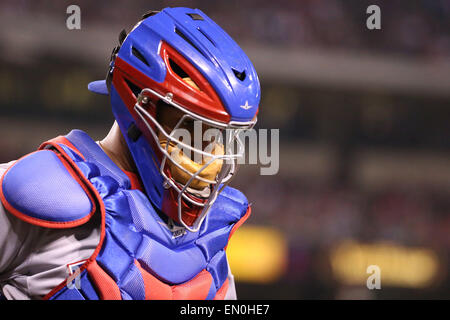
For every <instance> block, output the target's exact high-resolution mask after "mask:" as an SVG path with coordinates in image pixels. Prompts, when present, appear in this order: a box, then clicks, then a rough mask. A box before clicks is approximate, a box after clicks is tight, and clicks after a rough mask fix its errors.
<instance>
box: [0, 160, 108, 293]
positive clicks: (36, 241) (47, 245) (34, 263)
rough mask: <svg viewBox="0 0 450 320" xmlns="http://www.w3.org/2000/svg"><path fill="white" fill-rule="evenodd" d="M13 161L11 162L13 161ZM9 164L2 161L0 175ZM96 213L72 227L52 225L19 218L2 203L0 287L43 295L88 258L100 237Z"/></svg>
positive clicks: (0, 210) (13, 291)
mask: <svg viewBox="0 0 450 320" xmlns="http://www.w3.org/2000/svg"><path fill="white" fill-rule="evenodd" d="M11 164H12V163H11ZM7 167H8V165H0V176H1V175H3V173H4V171H5V170H6V168H7ZM99 226H100V222H99V219H97V218H96V217H94V218H93V219H91V220H90V221H89V222H87V223H86V224H84V225H82V226H79V227H76V228H71V229H49V228H43V227H39V226H35V225H32V224H29V223H27V222H24V221H22V220H20V219H19V218H17V217H15V216H14V215H12V214H11V213H9V212H7V211H6V210H5V208H4V207H3V205H1V204H0V291H1V293H2V295H3V296H4V297H6V298H7V299H14V300H15V299H19V300H27V299H41V298H42V297H43V296H44V295H46V294H47V293H49V292H50V291H51V290H52V289H53V288H54V287H56V286H57V285H59V284H60V283H61V282H62V281H64V280H65V279H66V278H67V276H68V275H69V271H70V269H69V266H70V265H72V264H74V263H76V262H79V261H82V260H84V259H88V258H89V257H90V256H91V255H92V253H93V251H94V250H95V248H96V246H97V244H98V242H99V239H100V228H99Z"/></svg>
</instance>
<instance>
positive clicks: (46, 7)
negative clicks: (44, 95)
mask: <svg viewBox="0 0 450 320" xmlns="http://www.w3.org/2000/svg"><path fill="white" fill-rule="evenodd" d="M70 4H77V5H79V6H80V8H81V12H82V23H98V22H99V21H101V22H102V23H103V24H105V23H108V24H109V25H110V26H111V27H112V28H115V27H116V26H123V24H124V22H126V23H130V24H131V23H134V22H136V21H137V19H138V18H139V17H140V15H141V14H143V13H144V12H146V11H148V10H159V9H161V8H163V7H166V6H188V7H193V8H200V9H201V10H202V11H204V12H205V13H207V14H208V15H209V16H211V17H212V18H213V19H215V20H216V21H217V22H218V23H219V24H220V25H221V26H223V27H224V28H225V30H226V31H227V32H229V33H230V34H231V35H232V36H233V37H235V38H237V39H239V40H240V41H251V42H258V43H265V44H271V45H273V46H282V47H284V48H286V49H289V48H290V47H297V46H299V47H306V48H310V47H321V48H335V49H360V50H371V51H374V52H378V53H380V52H382V53H387V52H390V53H393V54H396V53H400V54H409V55H418V56H423V57H428V56H430V57H432V58H434V59H436V58H441V57H446V58H448V57H449V56H450V2H449V1H447V0H433V1H427V0H414V1H401V0H377V1H368V0H345V1H344V0H280V1H276V2H274V1H268V0H245V1H242V0H227V1H224V0H218V1H208V0H193V1H178V0H175V1H168V0H158V1H152V2H148V1H146V0H135V1H128V2H127V3H126V5H124V1H120V0H112V1H108V2H107V3H105V2H101V1H88V0H78V1H75V2H73V1H67V0H65V1H56V2H55V1H52V0H39V1H26V0H21V1H17V0H3V1H1V2H0V10H1V11H2V12H10V13H11V14H15V13H21V12H28V13H30V14H33V15H35V16H36V17H39V16H41V15H50V16H54V17H55V18H56V19H58V20H62V19H64V18H65V17H66V14H65V11H66V8H67V6H68V5H70ZM371 4H377V5H378V6H380V8H381V19H382V20H381V26H382V30H384V31H387V32H369V31H368V29H367V28H366V19H367V17H368V16H369V15H368V14H367V13H366V9H367V7H368V6H369V5H371ZM131 26H132V25H130V27H131ZM117 28H119V27H117Z"/></svg>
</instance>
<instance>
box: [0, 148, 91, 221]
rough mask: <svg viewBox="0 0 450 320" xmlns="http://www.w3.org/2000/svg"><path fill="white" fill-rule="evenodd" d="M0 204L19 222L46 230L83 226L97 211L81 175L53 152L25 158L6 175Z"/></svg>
mask: <svg viewBox="0 0 450 320" xmlns="http://www.w3.org/2000/svg"><path fill="white" fill-rule="evenodd" d="M0 200H1V202H2V204H3V206H4V207H5V209H6V210H7V211H9V212H10V213H11V214H13V215H15V216H16V217H18V218H19V219H21V220H23V221H26V222H28V223H31V224H34V225H38V226H42V227H47V228H72V227H76V226H79V225H82V224H84V223H85V222H87V221H88V220H89V219H90V218H91V216H92V215H93V214H94V212H95V210H96V205H95V202H94V197H93V196H92V194H91V192H90V189H89V188H88V186H87V183H86V182H85V181H84V180H83V178H82V175H81V174H79V173H78V172H77V171H76V169H75V168H74V166H73V164H71V163H70V161H69V160H67V158H66V157H63V156H62V155H61V154H59V153H57V152H56V151H53V150H50V149H46V150H39V151H36V152H33V153H30V154H28V155H26V156H24V157H22V158H21V159H19V160H17V161H16V162H15V163H14V164H12V165H11V166H10V167H9V168H8V169H7V170H6V171H5V172H4V173H3V175H2V176H1V180H0Z"/></svg>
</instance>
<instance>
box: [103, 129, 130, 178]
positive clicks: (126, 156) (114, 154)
mask: <svg viewBox="0 0 450 320" xmlns="http://www.w3.org/2000/svg"><path fill="white" fill-rule="evenodd" d="M99 146H100V148H102V150H103V151H104V152H105V153H106V155H107V156H108V157H109V158H111V160H112V161H113V162H114V163H115V164H116V165H117V166H118V167H119V168H120V169H122V170H124V171H129V172H133V173H137V168H136V165H135V164H134V161H133V157H132V156H131V153H130V151H129V149H128V146H127V143H126V141H125V139H124V137H123V135H122V132H121V131H120V128H119V125H118V124H117V122H114V124H113V126H112V128H111V130H110V131H109V133H108V135H107V136H106V137H105V138H104V139H103V140H102V141H99Z"/></svg>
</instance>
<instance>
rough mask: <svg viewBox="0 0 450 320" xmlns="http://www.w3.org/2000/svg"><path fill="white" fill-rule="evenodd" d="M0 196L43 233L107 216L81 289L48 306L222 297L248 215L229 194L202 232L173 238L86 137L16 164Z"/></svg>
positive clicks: (74, 135) (73, 135)
mask: <svg viewBox="0 0 450 320" xmlns="http://www.w3.org/2000/svg"><path fill="white" fill-rule="evenodd" d="M0 191H1V192H0V197H1V200H2V203H3V205H4V206H5V208H6V209H7V210H8V211H9V212H11V213H12V214H14V215H16V216H17V217H19V218H20V219H22V220H24V221H27V222H29V223H32V224H35V225H40V226H43V227H48V228H72V227H75V226H79V225H82V224H84V223H86V222H87V221H88V220H89V219H91V217H93V216H95V215H100V216H101V219H100V220H101V223H100V224H101V225H100V228H101V239H100V243H99V244H98V246H97V248H96V250H95V252H94V253H93V254H92V256H91V257H90V258H89V259H88V260H87V262H86V263H85V264H84V265H83V266H82V267H81V268H80V286H79V287H78V286H67V285H66V281H65V282H64V283H61V285H59V286H58V287H56V288H55V289H53V290H52V291H51V292H50V293H49V294H48V295H47V296H46V298H49V299H172V298H175V299H177V298H180V299H191V298H195V299H198V298H205V299H213V298H217V297H223V294H222V295H219V293H220V292H221V290H222V291H223V288H224V285H225V284H226V279H227V275H228V263H227V259H226V253H225V248H226V246H227V243H228V239H229V237H230V234H231V233H232V232H234V230H235V228H236V227H237V226H238V225H240V224H241V223H242V222H243V221H244V220H245V219H246V218H247V217H248V215H249V213H250V210H249V206H248V202H247V199H246V198H245V196H244V195H243V194H242V193H240V192H239V191H238V190H235V189H233V188H230V187H226V188H225V189H224V190H223V191H222V193H221V194H220V195H219V196H218V198H217V200H216V201H215V203H214V204H213V206H212V208H211V210H210V212H209V213H208V215H207V218H206V220H205V221H204V223H203V225H202V227H201V229H200V231H198V232H196V233H192V232H189V231H186V232H184V233H183V232H181V233H178V234H174V233H173V229H172V231H171V230H170V229H169V227H168V226H167V224H166V223H165V221H164V220H163V219H162V218H161V217H160V215H158V214H157V212H156V211H155V210H154V208H153V207H152V205H151V203H150V201H149V200H148V198H147V197H146V195H145V194H144V193H142V192H141V191H139V190H133V189H131V184H130V180H129V178H128V176H127V175H126V174H125V173H124V172H123V171H122V170H121V169H120V168H118V167H117V166H116V165H115V164H114V163H113V162H112V160H111V159H110V158H109V157H108V156H107V155H106V154H105V153H104V152H103V150H102V149H101V148H100V147H99V146H98V145H97V144H96V143H95V141H93V140H92V139H91V138H90V137H89V136H88V135H87V134H86V133H84V132H82V131H80V130H73V131H72V132H70V133H69V134H68V135H67V136H66V137H59V138H57V139H55V140H53V141H50V142H48V143H46V144H43V146H42V147H41V150H39V151H36V152H34V153H31V154H29V155H27V156H25V157H23V158H22V159H20V160H18V161H17V162H16V163H15V164H14V165H13V166H12V167H10V168H9V169H8V170H7V171H6V172H5V174H4V175H3V177H2V181H1V188H0ZM67 283H69V281H67ZM69 287H70V288H69ZM77 287H78V288H77Z"/></svg>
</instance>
